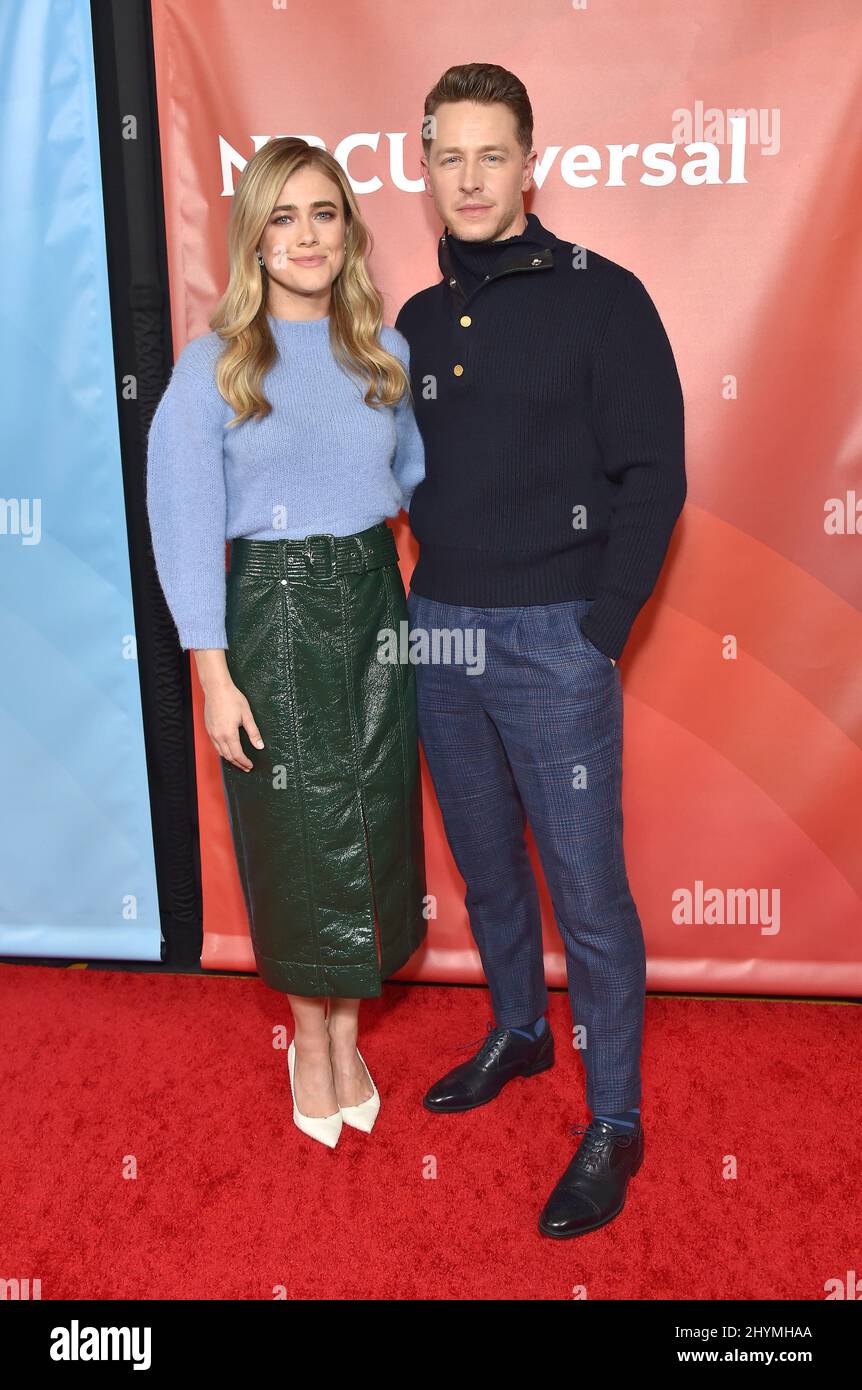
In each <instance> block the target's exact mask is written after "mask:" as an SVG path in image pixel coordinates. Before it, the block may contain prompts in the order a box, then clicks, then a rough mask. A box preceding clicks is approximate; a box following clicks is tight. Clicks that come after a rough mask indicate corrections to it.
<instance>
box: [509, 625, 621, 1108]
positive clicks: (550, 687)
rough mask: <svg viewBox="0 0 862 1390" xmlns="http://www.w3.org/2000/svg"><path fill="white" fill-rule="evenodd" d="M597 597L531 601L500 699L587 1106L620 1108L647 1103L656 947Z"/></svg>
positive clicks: (615, 683)
mask: <svg viewBox="0 0 862 1390" xmlns="http://www.w3.org/2000/svg"><path fill="white" fill-rule="evenodd" d="M589 607H590V601H589V600H576V601H574V602H572V603H565V604H551V605H548V606H546V607H541V606H540V607H529V608H525V609H523V610H522V616H521V620H520V622H519V624H518V626H517V628H515V629H514V630H513V633H512V642H511V644H510V648H509V651H508V653H507V654H506V656H505V657H503V656H502V655H501V657H500V663H501V666H500V671H499V673H498V680H497V682H496V684H495V689H496V691H497V694H496V697H495V699H494V701H493V703H492V704H491V705H490V706H489V708H490V711H491V713H492V715H493V716H494V719H495V721H496V723H497V727H498V728H499V730H500V734H501V737H502V739H503V743H504V745H505V748H506V752H507V754H508V758H509V762H510V764H511V767H512V772H513V774H514V777H515V781H516V783H517V786H518V789H519V791H520V793H521V798H522V801H523V804H524V806H525V808H526V811H527V817H528V819H529V822H530V828H531V829H532V832H533V836H534V838H535V841H536V845H537V848H538V851H539V855H540V858H541V861H542V868H543V870H544V873H545V879H546V882H547V884H548V890H549V892H550V894H551V899H552V901H553V904H554V911H555V914H556V919H557V925H558V927H559V930H560V934H561V936H562V939H563V945H564V946H565V951H566V966H567V973H568V984H569V999H570V1003H571V1008H572V1019H573V1021H574V1023H575V1025H581V1026H582V1031H583V1034H584V1038H583V1045H584V1049H585V1050H584V1052H583V1060H584V1066H585V1071H586V1076H587V1104H588V1105H589V1108H590V1110H591V1111H593V1113H595V1112H602V1113H619V1112H622V1111H628V1110H631V1109H634V1108H635V1107H638V1106H640V1102H641V1080H640V1055H641V1046H642V1034H643V1012H644V991H645V983H646V953H645V948H644V940H643V932H642V930H641V923H640V918H639V916H638V912H637V908H636V906H635V903H634V900H633V898H632V895H631V892H630V889H629V884H628V879H627V876H626V869H625V863H624V858H623V817H622V798H621V792H622V710H623V697H622V686H621V682H620V675H619V671H618V669H617V668H616V667H614V666H613V664H612V663H611V661H610V658H609V657H606V656H605V655H604V654H603V653H602V652H600V651H598V650H597V648H595V647H593V646H592V645H591V644H590V643H589V642H588V640H587V638H586V637H584V636H583V634H582V633H581V631H580V626H579V620H580V618H581V617H582V616H583V614H584V613H586V612H587V611H588V609H589ZM503 667H505V668H506V669H505V671H504V670H503Z"/></svg>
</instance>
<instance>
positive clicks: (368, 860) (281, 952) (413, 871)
mask: <svg viewBox="0 0 862 1390" xmlns="http://www.w3.org/2000/svg"><path fill="white" fill-rule="evenodd" d="M402 622H403V623H405V624H407V623H409V619H408V615H407V602H406V595H405V592H404V584H403V582H402V579H401V574H400V571H399V568H398V552H397V548H396V545H395V537H394V535H393V533H392V531H391V530H390V528H389V526H388V525H387V524H386V523H385V522H380V523H379V524H378V525H376V526H370V527H369V528H368V529H367V530H365V531H359V532H356V533H354V534H353V535H350V536H331V535H316V536H307V537H306V538H305V539H304V540H253V539H250V538H237V539H235V540H233V541H232V542H231V547H230V562H229V569H228V574H227V592H226V613H225V623H226V631H227V641H228V648H227V651H226V652H225V657H226V660H227V665H228V670H229V672H230V675H231V679H232V680H233V682H234V684H235V685H236V686H237V687H238V688H239V690H241V691H242V693H243V694H244V695H245V697H246V699H247V700H248V702H249V705H250V706H251V711H252V714H253V716H254V719H255V722H256V724H257V726H258V728H259V730H260V734H261V738H262V739H263V743H264V747H263V748H262V749H260V748H255V747H254V746H253V745H252V743H251V740H250V739H249V737H248V735H247V733H246V731H245V729H240V734H239V738H240V743H241V745H242V749H243V752H244V753H245V754H246V756H247V757H248V758H249V760H250V761H251V762H252V763H253V764H254V766H253V768H252V770H251V771H248V772H246V771H243V770H242V769H240V768H238V767H236V766H235V765H234V764H233V763H231V762H229V761H228V760H226V759H224V758H222V759H221V769H222V780H223V784H224V789H225V798H226V802H227V809H228V817H229V821H230V828H231V835H232V838H233V845H234V851H235V854H236V862H237V869H238V871H239V877H240V882H241V884H242V890H243V895H244V898H245V905H246V909H247V912H248V921H249V932H250V936H251V941H252V946H253V949H254V954H255V961H256V964H257V969H258V973H259V974H260V976H261V979H262V980H263V981H264V982H265V983H266V984H268V985H270V986H271V987H272V988H273V989H277V990H281V991H282V992H284V993H288V994H301V995H340V996H344V997H349V998H368V997H372V996H377V995H380V994H381V993H382V982H383V980H384V979H385V978H386V977H387V976H389V975H391V974H392V973H393V972H394V971H396V970H398V969H400V967H401V966H402V965H404V964H405V962H406V961H407V960H408V959H409V957H410V956H411V955H412V954H413V952H414V951H415V950H416V949H417V947H418V946H419V945H420V944H421V943H422V941H423V939H424V938H425V935H426V932H427V918H426V912H425V893H426V881H425V859H424V842H423V825H422V791H421V782H420V772H419V748H418V740H417V726H416V673H415V670H414V668H413V666H412V665H411V664H410V663H409V662H407V661H392V660H391V659H388V660H387V659H385V656H386V653H387V651H388V652H389V654H390V656H391V652H392V649H393V644H392V643H391V642H390V643H388V644H387V643H386V642H385V640H384V638H385V635H386V634H387V633H390V632H394V634H395V636H396V639H397V636H398V634H399V633H400V632H401V631H402V629H401V627H400V624H401V623H402ZM403 631H405V632H406V631H407V628H405V629H403ZM396 645H398V644H397V643H396Z"/></svg>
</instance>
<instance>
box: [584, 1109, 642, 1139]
mask: <svg viewBox="0 0 862 1390" xmlns="http://www.w3.org/2000/svg"><path fill="white" fill-rule="evenodd" d="M640 1113H641V1112H640V1107H638V1109H636V1110H618V1111H616V1112H615V1113H614V1114H612V1115H599V1114H594V1115H593V1119H594V1120H605V1121H606V1122H607V1123H608V1124H609V1125H613V1127H614V1129H615V1130H616V1131H617V1133H619V1134H628V1132H629V1130H632V1129H635V1128H636V1127H637V1124H638V1121H639V1120H640Z"/></svg>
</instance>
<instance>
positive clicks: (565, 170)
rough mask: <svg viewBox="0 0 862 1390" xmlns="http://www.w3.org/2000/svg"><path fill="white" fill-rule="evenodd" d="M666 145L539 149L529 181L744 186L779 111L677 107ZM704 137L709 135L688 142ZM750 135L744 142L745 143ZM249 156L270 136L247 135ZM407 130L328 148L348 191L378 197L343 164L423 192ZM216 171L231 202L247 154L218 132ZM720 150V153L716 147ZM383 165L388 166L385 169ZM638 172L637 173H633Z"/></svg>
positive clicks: (378, 183)
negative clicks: (412, 167) (408, 153)
mask: <svg viewBox="0 0 862 1390" xmlns="http://www.w3.org/2000/svg"><path fill="white" fill-rule="evenodd" d="M671 119H672V121H673V122H674V129H673V130H672V132H671V134H672V138H671V139H670V140H653V141H651V142H650V143H649V144H647V145H644V146H643V147H641V145H640V144H639V143H638V142H637V141H630V142H627V143H624V144H607V145H605V146H604V152H603V150H602V149H601V148H599V147H598V146H597V145H582V144H578V145H569V146H568V148H565V149H564V148H563V146H562V145H546V146H545V148H544V149H543V150H539V151H538V159H537V160H536V168H535V172H534V175H533V181H534V183H535V185H536V187H537V188H542V187H543V185H544V183H545V182H546V180H547V179H548V178H549V177H550V175H551V173H552V171H555V172H556V173H557V175H558V177H559V178H560V179H561V180H562V182H563V183H564V184H567V185H568V186H569V187H570V188H592V187H593V186H594V185H596V184H598V183H599V182H602V183H603V184H604V186H605V187H606V188H624V187H626V185H627V183H629V182H632V181H633V180H635V181H637V182H640V183H643V184H646V185H647V187H651V188H665V187H667V186H668V185H669V184H672V183H675V182H676V181H677V179H681V180H682V182H683V183H686V184H690V185H692V186H696V185H701V184H716V183H718V184H723V183H748V179H747V178H746V177H745V152H746V150H747V148H748V146H749V145H754V146H756V147H757V148H759V149H760V151H761V153H763V154H777V152H778V149H779V140H778V128H779V113H778V111H777V109H774V108H773V110H772V111H771V112H770V111H758V110H756V109H752V110H749V111H737V110H736V109H733V110H730V111H721V110H707V111H704V109H703V103H702V102H696V103H695V109H694V111H693V112H692V111H688V110H676V111H673V112H672V113H671ZM707 134H708V135H709V136H710V137H711V138H699V139H698V138H693V137H697V136H706V135H707ZM749 135H751V138H749ZM250 138H251V145H252V153H253V154H255V153H257V151H258V150H259V149H261V147H262V146H263V145H265V144H267V142H268V141H269V140H271V139H272V138H273V137H272V136H270V135H252V136H251V137H250ZM299 138H300V139H301V140H305V141H306V142H307V143H308V144H309V145H316V146H317V147H318V148H319V149H326V148H328V147H327V145H326V142H325V141H324V140H322V139H321V137H320V136H319V135H300V136H299ZM406 140H407V132H406V131H403V130H396V131H386V132H383V131H379V130H372V131H353V132H351V134H349V135H345V136H344V137H343V138H342V139H341V140H339V141H338V144H337V145H336V146H335V148H334V149H333V150H332V151H331V153H332V154H333V155H334V157H335V158H336V159H337V160H338V162H339V164H340V165H341V167H342V168H343V169H344V172H345V173H346V174H347V177H348V178H349V180H350V185H351V187H352V189H353V192H354V193H356V194H358V195H361V194H364V193H377V192H378V191H379V190H380V189H381V188H383V187H384V180H383V178H381V177H380V175H379V174H378V173H372V174H371V175H370V177H367V178H360V177H358V176H357V174H356V173H355V172H351V169H350V163H351V161H352V160H354V159H355V163H356V165H361V166H362V167H363V168H365V169H367V168H368V167H369V165H370V166H371V168H372V169H373V168H375V167H376V168H382V170H383V171H384V172H388V178H389V182H390V184H391V185H392V186H393V187H394V188H397V189H398V190H399V192H401V193H422V192H423V191H424V189H425V184H424V181H423V180H422V179H421V178H409V177H408V176H407V173H406V169H405V165H406V157H405V149H404V146H405V142H406ZM218 142H219V160H220V164H221V174H222V197H223V198H232V197H233V194H234V190H235V184H236V179H237V178H238V177H239V175H240V174H241V173H242V171H243V169H244V168H245V165H246V162H247V156H245V155H243V154H241V153H240V151H239V150H237V149H235V148H234V146H233V145H231V144H230V143H229V141H227V140H226V139H225V138H224V136H223V135H220V136H219V137H218ZM725 145H726V146H727V150H726V152H725V150H724V149H723V147H724V146H725ZM387 165H388V169H387ZM639 167H640V168H641V172H640V174H639V175H637V172H636V171H637V170H638V168H639Z"/></svg>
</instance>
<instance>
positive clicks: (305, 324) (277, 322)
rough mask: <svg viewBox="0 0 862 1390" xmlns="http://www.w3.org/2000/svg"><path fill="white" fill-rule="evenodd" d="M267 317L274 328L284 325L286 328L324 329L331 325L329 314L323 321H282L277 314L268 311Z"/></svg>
mask: <svg viewBox="0 0 862 1390" xmlns="http://www.w3.org/2000/svg"><path fill="white" fill-rule="evenodd" d="M266 316H267V318H268V320H269V322H270V325H271V326H272V327H276V326H278V327H279V328H281V327H282V325H283V326H284V327H285V328H322V327H324V326H325V325H327V324H328V323H329V314H325V315H324V317H323V318H322V319H282V318H279V317H278V315H277V314H271V313H270V311H269V310H268V309H267V311H266Z"/></svg>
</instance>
